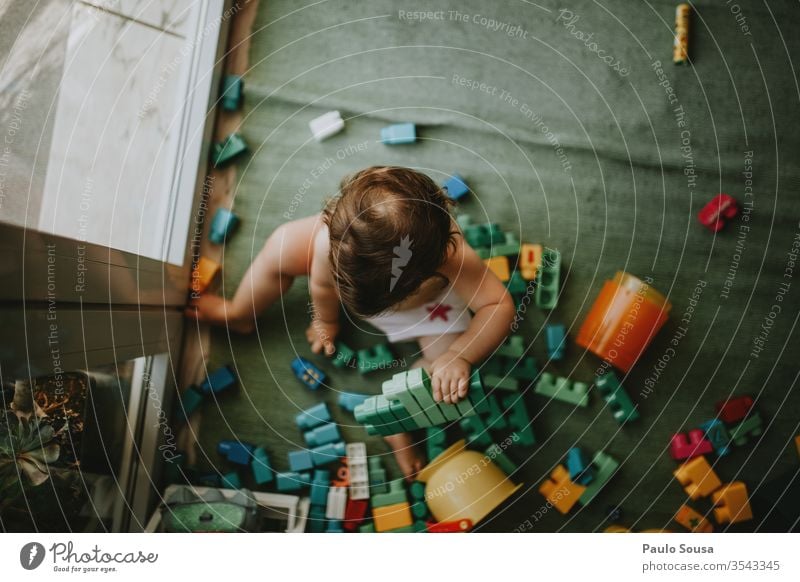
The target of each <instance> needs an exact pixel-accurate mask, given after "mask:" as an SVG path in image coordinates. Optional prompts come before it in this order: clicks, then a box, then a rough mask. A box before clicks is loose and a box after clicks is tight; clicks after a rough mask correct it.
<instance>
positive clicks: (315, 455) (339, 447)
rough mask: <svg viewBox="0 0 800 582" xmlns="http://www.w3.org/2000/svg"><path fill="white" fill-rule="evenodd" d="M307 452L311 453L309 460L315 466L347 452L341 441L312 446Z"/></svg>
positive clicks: (332, 460)
mask: <svg viewBox="0 0 800 582" xmlns="http://www.w3.org/2000/svg"><path fill="white" fill-rule="evenodd" d="M308 453H309V454H310V455H311V460H312V462H313V463H314V466H315V467H319V466H321V465H327V464H328V463H332V462H334V461H336V460H338V459H340V458H341V457H344V456H345V455H346V454H347V453H346V452H345V447H344V443H343V442H338V443H328V444H326V445H322V446H319V447H314V448H313V449H311V450H310V451H308Z"/></svg>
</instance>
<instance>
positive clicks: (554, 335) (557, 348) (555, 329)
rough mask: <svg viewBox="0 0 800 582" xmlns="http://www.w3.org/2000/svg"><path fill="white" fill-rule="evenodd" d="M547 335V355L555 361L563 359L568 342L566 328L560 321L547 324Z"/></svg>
mask: <svg viewBox="0 0 800 582" xmlns="http://www.w3.org/2000/svg"><path fill="white" fill-rule="evenodd" d="M545 336H546V337H547V356H548V357H549V358H550V359H551V360H555V361H558V360H561V359H563V358H564V350H565V349H566V344H567V342H566V339H567V331H566V328H565V327H564V326H563V325H561V324H560V323H552V324H549V325H547V326H545Z"/></svg>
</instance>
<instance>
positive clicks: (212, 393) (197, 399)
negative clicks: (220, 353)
mask: <svg viewBox="0 0 800 582" xmlns="http://www.w3.org/2000/svg"><path fill="white" fill-rule="evenodd" d="M237 382H238V380H237V378H236V373H235V372H234V371H233V366H230V365H228V366H222V367H221V368H219V369H217V370H215V371H214V372H212V373H210V374H208V375H207V376H206V379H205V381H204V382H203V383H202V384H200V386H194V385H192V386H189V387H188V388H187V389H186V390H184V391H183V393H182V394H181V401H180V406H179V408H178V417H179V418H180V419H181V420H184V421H185V420H186V419H188V418H189V417H190V416H191V415H192V413H193V412H194V411H195V410H197V409H198V408H200V405H201V404H203V402H204V401H205V399H206V398H208V397H213V398H217V397H218V396H219V395H220V394H222V393H223V392H227V391H230V390H232V389H233V388H234V387H235V386H236V383H237Z"/></svg>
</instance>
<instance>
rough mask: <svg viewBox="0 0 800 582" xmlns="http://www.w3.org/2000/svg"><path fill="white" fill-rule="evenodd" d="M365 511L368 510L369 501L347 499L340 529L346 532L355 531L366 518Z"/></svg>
mask: <svg viewBox="0 0 800 582" xmlns="http://www.w3.org/2000/svg"><path fill="white" fill-rule="evenodd" d="M367 509H369V499H348V500H347V505H346V506H345V508H344V523H343V524H342V527H343V528H344V529H345V530H346V531H355V530H356V528H357V527H358V526H359V525H361V523H362V522H363V521H364V519H365V518H366V516H367Z"/></svg>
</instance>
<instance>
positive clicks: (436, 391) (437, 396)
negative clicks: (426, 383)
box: [431, 374, 442, 402]
mask: <svg viewBox="0 0 800 582" xmlns="http://www.w3.org/2000/svg"><path fill="white" fill-rule="evenodd" d="M431 388H432V389H433V400H434V402H441V401H442V388H441V383H440V381H439V376H438V375H436V374H434V375H433V378H432V379H431Z"/></svg>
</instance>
